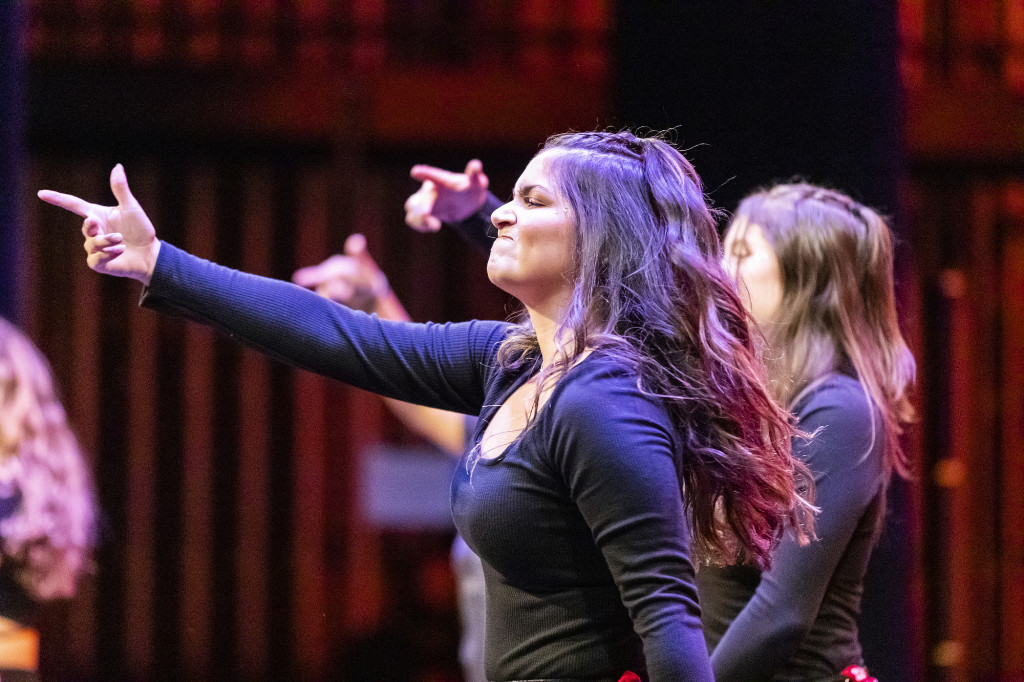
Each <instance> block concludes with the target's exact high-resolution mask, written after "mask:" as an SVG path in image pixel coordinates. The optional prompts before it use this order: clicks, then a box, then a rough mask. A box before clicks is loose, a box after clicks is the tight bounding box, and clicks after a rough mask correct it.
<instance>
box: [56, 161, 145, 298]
mask: <svg viewBox="0 0 1024 682" xmlns="http://www.w3.org/2000/svg"><path fill="white" fill-rule="evenodd" d="M110 190H111V191H112V192H113V193H114V198H115V199H117V206H100V205H99V204H93V203H90V202H88V201H86V200H85V199H81V198H79V197H76V196H74V195H72V194H63V193H61V192H54V191H51V190H48V189H44V190H40V191H39V198H40V199H42V200H43V201H45V202H47V203H49V204H53V205H54V206H60V207H61V208H63V209H66V210H68V211H71V212H72V213H76V214H78V215H80V216H82V217H83V218H85V221H84V222H83V223H82V234H83V235H84V236H85V252H86V253H87V254H88V256H87V258H86V262H87V263H88V264H89V267H90V268H92V269H93V270H95V271H96V272H101V273H103V274H107V275H114V276H115V277H130V278H131V279H136V280H138V281H140V282H142V283H143V284H149V280H150V277H151V276H152V274H153V268H154V267H155V266H156V259H157V256H158V255H159V253H160V240H159V239H157V238H156V230H154V229H153V223H152V222H150V220H149V217H148V216H147V215H146V212H145V211H144V210H143V209H142V206H140V205H139V202H138V201H137V200H136V199H135V197H134V196H132V192H131V190H130V189H128V178H127V177H126V176H125V173H124V167H123V166H122V165H121V164H117V165H116V166H114V169H113V170H112V171H110Z"/></svg>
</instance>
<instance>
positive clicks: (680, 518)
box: [40, 133, 808, 682]
mask: <svg viewBox="0 0 1024 682" xmlns="http://www.w3.org/2000/svg"><path fill="white" fill-rule="evenodd" d="M111 189H112V190H113V192H114V195H115V197H116V198H117V200H118V205H117V206H114V207H104V206H98V205H95V204H91V203H89V202H87V201H84V200H82V199H79V198H77V197H73V196H70V195H64V194H59V193H56V192H49V191H43V192H41V193H40V197H41V198H43V199H44V200H45V201H48V202H50V203H54V204H56V205H58V206H61V207H64V208H66V209H68V210H71V211H73V212H75V213H78V214H79V215H81V216H82V217H84V218H85V222H84V225H83V232H84V234H85V237H86V244H85V247H86V251H87V253H88V254H89V255H88V263H89V265H90V266H91V267H92V268H93V269H95V270H98V271H100V272H105V273H108V274H112V275H120V276H127V277H133V278H135V279H138V280H140V281H142V282H143V283H144V284H146V285H147V287H148V289H147V291H146V294H145V300H144V305H146V306H149V307H153V308H158V309H161V310H165V311H168V312H173V313H177V314H181V315H184V316H188V317H191V318H193V319H196V320H199V321H203V322H206V323H208V324H213V325H215V326H217V327H218V328H220V329H222V330H224V331H227V332H228V333H230V334H232V335H233V336H234V337H235V338H238V339H240V340H242V341H245V342H247V343H250V344H252V345H254V346H256V347H258V348H261V349H263V350H264V351H266V352H268V353H271V354H273V355H274V356H276V357H279V358H282V359H285V360H287V361H290V362H292V363H294V364H296V365H298V366H301V367H305V368H307V369H311V370H313V371H317V372H320V373H322V374H326V375H328V376H332V377H335V378H338V379H341V380H343V381H346V382H348V383H350V384H353V385H355V386H359V387H362V388H366V389H369V390H372V391H375V392H377V393H380V394H383V395H385V396H389V397H395V398H400V399H403V400H407V401H410V402H415V403H420V404H426V405H430V406H433V407H439V408H443V409H448V410H454V411H459V412H463V413H467V414H477V413H479V414H480V420H479V422H478V425H477V427H476V431H475V433H474V437H473V439H472V441H473V446H472V447H471V448H470V449H469V451H468V452H467V453H466V455H465V456H464V457H463V459H462V460H461V462H460V465H459V467H458V469H457V472H456V475H455V477H454V480H453V483H452V510H453V514H454V517H455V521H456V525H457V526H458V528H459V531H460V532H461V533H462V535H463V537H464V538H465V539H466V541H467V542H468V543H469V545H470V546H471V547H472V548H473V549H474V550H475V551H476V552H477V553H478V554H479V555H480V557H481V558H482V559H483V561H484V568H485V575H486V583H487V609H488V610H487V633H486V638H487V645H486V651H487V654H486V658H487V673H488V677H489V678H490V679H492V680H498V681H515V680H547V681H557V680H567V679H572V680H588V681H593V682H606V681H607V682H615V681H616V680H620V679H626V680H629V679H632V680H636V679H641V680H653V681H655V682H682V681H689V680H700V681H709V680H711V679H712V677H711V669H710V664H709V663H710V662H709V658H708V653H707V649H706V646H705V644H704V640H703V636H702V632H701V628H700V610H699V607H698V604H697V594H696V589H695V584H694V560H695V559H696V560H697V561H703V560H705V559H706V560H727V561H731V560H737V559H739V560H746V561H749V562H752V563H754V564H757V565H767V564H768V563H769V558H770V553H771V549H772V547H773V546H774V544H775V543H776V540H777V538H778V536H779V534H780V532H781V529H782V527H783V525H784V524H787V523H788V524H790V526H791V527H796V528H802V527H804V526H803V524H805V523H806V522H807V515H808V514H807V512H808V505H807V503H806V501H805V500H804V499H803V498H802V497H801V496H800V495H799V493H798V485H797V483H796V480H795V479H796V473H795V472H796V470H797V469H799V465H798V463H796V461H795V460H794V459H793V458H792V456H791V453H790V438H791V436H792V435H793V430H792V427H791V426H790V424H789V421H788V418H787V415H786V413H785V412H784V411H783V410H782V409H781V408H779V407H778V406H777V405H776V403H775V402H774V401H773V399H772V397H771V395H770V393H769V390H768V387H767V383H766V380H765V378H764V371H763V366H762V365H761V364H760V361H759V360H758V356H757V349H756V347H755V343H754V340H753V337H752V335H751V333H750V330H749V328H748V326H747V317H746V314H745V313H744V311H743V307H742V304H741V302H740V300H739V297H738V296H737V294H736V292H735V289H734V288H733V286H732V283H731V281H730V280H729V278H728V276H727V275H726V273H725V272H724V271H723V269H722V267H721V263H720V255H721V254H720V244H719V240H718V236H717V233H716V231H715V220H714V217H713V215H712V213H711V211H710V210H709V209H708V206H707V204H706V202H705V198H704V195H703V192H702V189H701V185H700V180H699V178H698V177H697V175H696V173H695V172H694V170H693V167H692V166H691V165H690V164H689V162H688V161H687V160H686V159H685V158H684V157H683V156H682V154H680V153H679V152H678V151H677V150H676V149H674V148H673V147H672V146H671V145H669V144H667V143H666V142H664V141H663V140H661V139H656V138H638V137H636V136H634V135H632V134H630V133H578V134H566V135H558V136H554V137H552V138H550V139H549V140H548V141H547V143H546V144H545V145H544V147H543V148H542V149H541V151H540V152H539V153H538V154H537V155H536V156H535V157H534V158H533V160H532V161H531V162H530V163H529V165H527V167H526V169H525V170H524V171H523V173H522V175H521V176H520V178H519V181H518V182H517V184H516V188H515V192H514V197H513V199H512V200H511V201H509V202H508V203H506V204H504V205H503V206H501V207H499V208H498V209H497V210H495V211H494V213H493V215H492V222H493V224H494V226H495V228H496V229H497V234H498V237H497V239H496V240H495V242H494V244H493V246H492V247H491V252H490V257H489V260H488V263H487V271H488V276H489V277H490V279H491V281H492V282H494V283H495V284H496V285H497V286H499V287H500V288H502V289H503V290H505V291H506V292H508V293H510V294H512V295H513V296H515V297H516V298H518V299H519V301H520V302H521V303H522V304H523V309H524V310H523V314H522V316H521V317H520V318H519V319H518V321H517V322H515V323H512V324H510V323H506V322H482V321H473V322H468V323H461V324H447V325H431V324H426V325H412V324H403V323H391V322H387V321H383V320H379V319H377V318H375V317H372V316H367V315H365V314H362V313H358V312H355V311H351V310H349V309H347V308H345V307H343V306H340V305H337V304H334V303H332V302H330V301H327V300H325V299H323V298H321V297H319V296H317V295H316V294H314V293H312V292H310V291H306V290H303V289H300V288H298V287H296V286H294V285H291V284H288V283H282V282H276V281H272V280H266V279H263V278H259V277H254V276H251V275H246V274H243V273H239V272H236V271H232V270H228V269H226V268H222V267H219V266H216V265H214V264H211V263H208V262H206V261H202V260H200V259H197V258H194V257H192V256H189V255H187V254H185V253H184V252H182V251H180V250H178V249H176V248H175V247H173V246H170V245H169V244H166V243H162V242H160V241H158V240H157V239H156V236H155V232H154V230H153V227H152V224H151V223H150V222H149V219H148V218H147V217H146V215H145V213H144V211H143V210H142V208H141V206H139V204H138V202H137V201H136V200H135V198H134V197H133V196H132V195H131V192H130V191H129V189H128V185H127V181H126V179H125V176H124V171H123V169H122V168H121V167H120V166H117V167H115V169H114V171H113V172H112V175H111ZM691 539H692V541H691Z"/></svg>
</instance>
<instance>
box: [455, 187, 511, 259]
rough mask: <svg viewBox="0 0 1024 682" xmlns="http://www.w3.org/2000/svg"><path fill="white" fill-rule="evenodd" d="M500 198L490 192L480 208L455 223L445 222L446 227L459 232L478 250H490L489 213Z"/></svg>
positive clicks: (496, 205) (491, 239)
mask: <svg viewBox="0 0 1024 682" xmlns="http://www.w3.org/2000/svg"><path fill="white" fill-rule="evenodd" d="M502 203H504V202H502V200H501V199H499V198H498V197H496V196H494V195H493V194H491V193H490V192H488V193H487V200H486V201H484V205H483V206H481V207H480V210H479V211H477V212H476V213H474V214H473V215H471V216H469V217H468V218H465V219H464V220H460V221H459V222H457V223H446V224H447V225H448V227H450V228H452V229H453V230H455V231H456V232H458V233H459V236H461V237H462V238H463V239H465V240H466V241H467V242H469V243H470V244H472V245H473V246H475V247H476V248H477V249H479V250H480V251H490V250H491V243H492V242H493V241H494V238H493V237H492V236H490V235H489V234H488V232H489V230H490V229H491V214H492V213H494V209H496V208H498V207H499V206H501V205H502Z"/></svg>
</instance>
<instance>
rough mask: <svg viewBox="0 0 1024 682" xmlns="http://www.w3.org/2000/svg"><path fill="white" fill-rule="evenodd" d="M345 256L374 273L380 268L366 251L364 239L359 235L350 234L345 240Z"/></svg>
mask: <svg viewBox="0 0 1024 682" xmlns="http://www.w3.org/2000/svg"><path fill="white" fill-rule="evenodd" d="M345 255H346V256H348V257H349V258H352V259H354V260H355V261H356V262H357V263H359V265H360V267H364V268H369V269H370V270H372V271H374V272H379V271H380V266H378V265H377V261H375V260H374V259H373V256H371V255H370V252H369V251H367V250H366V237H364V236H363V235H361V234H359V233H358V232H357V233H355V234H350V235H349V236H348V239H346V240H345Z"/></svg>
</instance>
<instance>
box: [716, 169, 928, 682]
mask: <svg viewBox="0 0 1024 682" xmlns="http://www.w3.org/2000/svg"><path fill="white" fill-rule="evenodd" d="M725 260H726V264H727V268H728V269H729V270H730V271H731V272H732V273H733V274H734V276H735V277H736V281H737V284H738V286H739V290H740V294H741V296H742V297H743V301H744V304H745V305H746V307H747V309H748V310H749V311H750V313H751V315H752V317H753V318H754V320H755V321H756V322H757V324H758V326H759V327H760V329H761V331H762V332H763V334H764V337H765V341H766V346H767V348H766V361H767V366H768V375H769V378H770V380H771V389H772V393H773V395H774V396H775V397H776V398H777V399H778V400H779V402H780V403H781V404H783V405H786V406H788V408H789V409H790V410H792V411H793V413H794V414H795V415H796V418H797V424H798V426H799V428H800V429H801V430H802V431H804V432H805V433H806V434H808V437H798V438H797V439H796V441H795V442H794V447H793V450H794V454H796V455H797V456H798V457H799V458H800V459H801V460H802V461H803V462H804V463H805V464H806V465H807V466H808V468H809V469H810V470H811V472H812V474H813V476H814V481H815V493H816V499H815V504H816V505H817V506H818V508H819V509H820V512H819V514H818V516H817V518H816V530H817V534H818V537H819V539H818V540H816V541H815V542H812V543H810V544H807V545H806V546H801V545H800V543H799V542H797V541H796V539H795V538H792V537H786V538H785V539H784V540H783V541H782V543H781V544H780V546H779V549H778V551H777V552H776V554H775V556H774V558H773V563H772V566H771V568H770V569H769V570H766V571H762V570H761V568H759V567H757V566H753V565H749V564H748V565H739V566H732V567H725V568H722V567H715V566H708V567H702V568H701V569H700V571H699V573H698V579H697V582H698V585H699V588H700V596H701V603H702V605H703V607H704V625H705V633H706V636H707V639H708V644H709V646H710V647H711V649H712V663H713V667H714V671H715V676H716V679H717V680H718V681H719V682H730V681H740V680H742V681H744V682H756V681H757V680H787V681H792V680H798V681H811V680H814V681H817V680H847V679H856V680H862V679H867V677H866V673H865V672H864V671H863V670H861V669H858V667H859V666H862V665H863V659H862V655H861V648H860V643H859V642H858V638H857V622H858V617H859V615H860V597H861V592H862V590H863V581H864V574H865V572H866V570H867V564H868V559H869V558H870V555H871V550H872V548H873V546H874V544H875V542H876V540H877V538H878V534H879V532H880V529H881V525H882V522H883V520H884V514H885V493H886V486H887V484H888V481H889V478H890V476H891V475H892V473H893V472H896V473H897V474H899V475H903V476H906V475H908V474H909V470H910V467H909V464H908V462H907V459H906V456H905V455H904V453H903V450H902V448H901V446H900V440H899V436H900V434H901V433H902V429H903V427H904V425H906V424H908V423H910V422H911V421H912V420H913V418H914V411H913V408H912V407H911V404H910V401H909V398H908V391H909V390H910V387H911V385H912V383H913V381H914V358H913V356H912V355H911V354H910V351H909V350H908V348H907V345H906V343H905V342H904V340H903V337H902V335H901V334H900V329H899V325H898V321H897V316H896V296H895V292H894V286H893V243H892V237H891V235H890V233H889V228H888V226H887V225H886V223H885V221H884V220H883V219H882V218H881V217H880V216H879V215H878V213H876V212H875V211H873V210H871V209H870V208H868V207H866V206H864V205H862V204H859V203H858V202H856V201H854V200H853V199H851V198H850V197H848V196H846V195H845V194H842V193H840V192H837V191H834V190H830V189H825V188H822V187H817V186H814V185H809V184H804V183H798V184H784V185H778V186H775V187H772V188H770V189H767V190H763V191H759V192H756V193H754V194H752V195H750V196H749V197H747V198H746V199H744V200H743V201H742V202H741V203H740V205H739V207H738V209H737V211H736V214H735V216H734V218H733V220H732V223H731V225H730V227H729V229H728V232H727V234H726V239H725ZM844 671H846V673H845V675H844Z"/></svg>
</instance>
